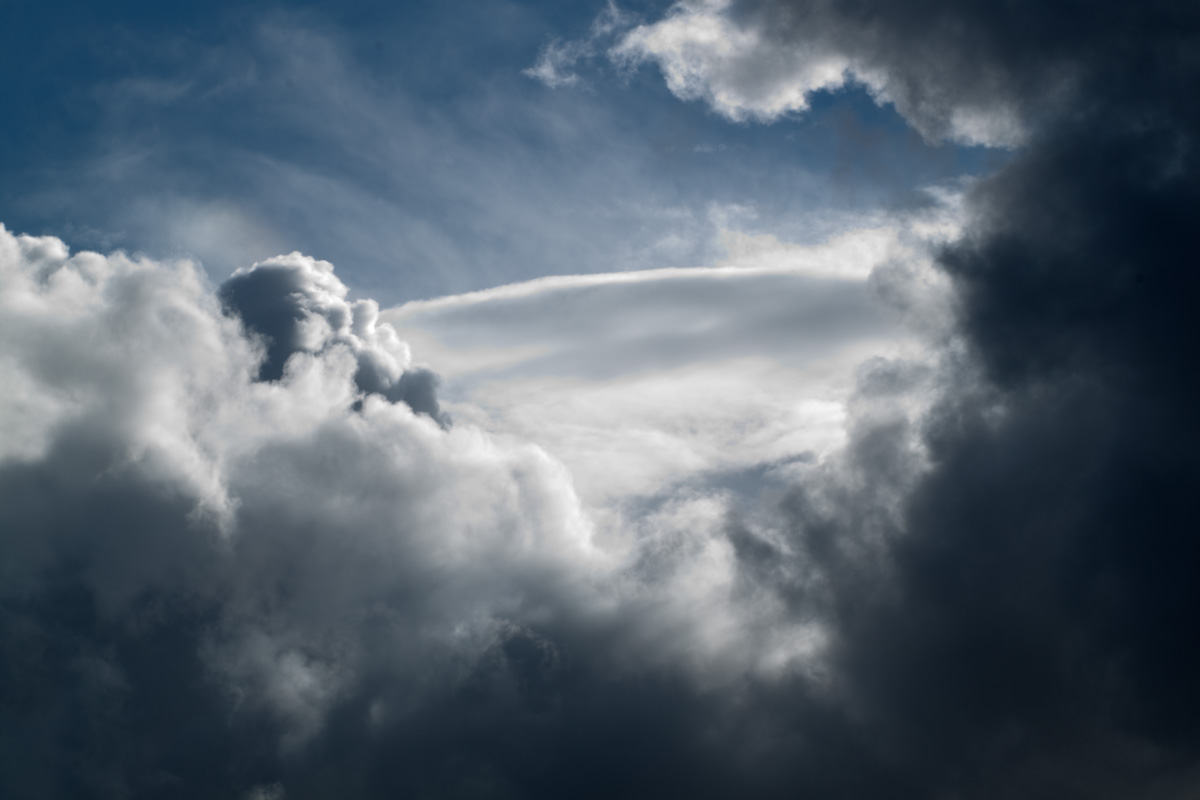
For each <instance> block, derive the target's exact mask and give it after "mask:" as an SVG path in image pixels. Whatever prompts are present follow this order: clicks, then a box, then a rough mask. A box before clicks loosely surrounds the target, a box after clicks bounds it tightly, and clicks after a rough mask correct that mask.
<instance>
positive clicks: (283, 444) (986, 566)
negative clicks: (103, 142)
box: [0, 0, 1200, 798]
mask: <svg viewBox="0 0 1200 800" xmlns="http://www.w3.org/2000/svg"><path fill="white" fill-rule="evenodd" d="M1000 9H1003V10H1000ZM728 13H729V14H730V15H731V17H730V18H731V19H737V20H757V19H770V20H774V21H775V22H774V23H773V24H772V26H771V27H770V31H771V34H770V35H771V36H772V37H773V44H772V46H773V47H787V46H788V43H789V42H793V41H794V42H796V43H797V46H808V45H807V42H808V37H810V36H812V35H814V33H813V32H814V31H816V32H817V33H818V34H819V33H820V32H823V31H827V32H829V34H828V35H829V36H831V37H834V39H836V40H837V41H841V42H843V43H845V42H849V43H850V44H847V45H846V46H847V47H849V46H850V45H853V46H854V47H855V48H858V49H859V50H861V51H863V52H869V53H870V54H871V55H872V58H873V59H874V61H873V63H877V64H879V65H882V66H881V67H880V68H881V69H886V70H887V71H888V86H889V87H897V86H911V87H912V91H913V92H915V93H917V94H914V95H913V97H914V98H915V99H912V100H911V102H912V103H914V104H915V105H914V106H913V107H919V106H921V103H924V102H928V103H933V104H935V105H936V104H940V103H943V102H945V103H948V104H950V106H953V105H954V104H955V103H957V102H959V98H961V97H966V96H969V97H970V98H971V103H972V104H980V103H983V102H984V101H985V100H986V99H987V98H990V97H995V98H996V99H997V102H1000V103H1016V104H1017V105H1019V106H1020V107H1021V108H1023V109H1025V108H1028V109H1032V112H1031V113H1029V114H1027V118H1028V119H1029V120H1030V130H1029V134H1028V137H1027V139H1026V140H1025V141H1026V144H1025V146H1024V149H1022V150H1021V151H1019V152H1018V153H1017V154H1016V156H1015V157H1014V159H1013V161H1012V162H1011V163H1010V164H1009V165H1008V166H1006V167H1005V168H1004V169H1002V170H1001V171H1000V172H999V173H998V174H997V175H995V176H993V177H991V178H989V179H987V180H985V181H982V182H981V183H980V184H978V185H977V186H976V187H975V188H974V189H973V190H972V195H971V198H970V201H969V204H968V209H969V214H970V220H969V222H968V225H967V229H966V232H965V233H964V235H963V237H962V238H961V239H960V240H958V241H956V242H954V243H951V244H948V245H946V246H945V247H944V248H943V250H942V252H941V255H940V263H941V265H942V268H943V269H944V270H945V272H946V273H947V274H948V275H949V276H950V277H951V279H952V280H953V281H954V283H955V285H956V287H957V291H958V296H959V301H960V309H959V317H958V323H957V327H956V331H957V332H956V334H955V335H954V336H953V337H950V340H949V341H947V342H945V351H944V353H943V357H942V364H941V366H940V367H939V368H938V369H939V375H938V376H937V377H936V378H935V379H934V383H935V385H937V386H940V390H939V394H938V397H937V399H936V402H935V403H934V404H933V406H932V409H931V410H929V411H927V412H925V413H923V414H921V415H919V416H916V417H912V416H909V415H906V414H905V413H903V412H902V410H901V408H900V407H899V406H898V405H897V404H895V403H894V402H893V400H894V398H895V397H897V396H901V395H903V393H904V392H905V391H907V390H908V389H909V388H910V387H911V386H912V384H913V383H914V382H916V381H919V380H929V378H928V376H924V377H923V376H922V375H920V374H917V373H916V372H915V371H914V370H912V369H910V368H908V366H907V365H905V364H904V363H903V362H876V363H874V364H873V365H871V366H869V367H868V368H866V369H865V370H864V371H863V372H862V374H861V379H860V386H859V391H858V395H857V397H856V399H855V401H854V403H853V404H852V412H853V419H852V421H851V423H850V430H849V434H850V437H849V444H848V445H847V447H846V449H845V451H844V452H843V453H842V454H841V455H840V456H838V457H837V458H832V459H830V460H829V461H827V462H826V463H823V464H819V465H814V467H813V469H812V471H811V473H810V477H809V478H808V479H806V480H805V481H803V482H801V483H800V484H799V485H797V486H796V487H795V488H794V490H793V491H792V492H791V493H790V494H789V495H788V496H787V498H786V499H785V500H784V501H783V502H782V503H778V504H773V505H766V504H764V505H763V507H762V508H761V510H760V513H759V514H757V515H754V514H746V515H740V516H732V517H728V518H718V519H716V520H715V523H716V524H711V523H713V522H714V520H713V519H712V515H711V514H710V515H708V516H707V517H705V515H703V514H701V515H698V516H697V515H693V516H690V517H689V516H688V514H687V513H684V512H682V511H681V512H679V513H675V512H673V511H672V509H671V508H664V510H663V511H662V513H661V514H659V515H658V517H653V518H650V519H649V520H648V521H647V522H646V524H645V526H644V530H643V531H642V532H643V533H644V534H645V538H644V544H643V545H642V546H641V547H639V548H637V549H636V551H635V552H634V553H633V554H632V555H626V556H623V557H622V558H621V559H614V558H613V557H611V556H610V555H608V554H606V553H604V552H602V551H599V550H597V549H596V548H595V546H594V544H593V543H592V542H591V541H590V538H589V532H588V525H587V520H586V519H585V518H584V517H582V516H581V515H580V514H579V513H578V506H577V504H576V503H575V502H574V500H573V492H572V488H571V486H570V481H569V477H568V476H567V475H566V474H565V473H564V472H563V471H562V469H561V468H560V467H558V466H557V465H556V464H555V463H554V462H553V461H552V460H550V459H548V458H547V457H545V456H544V454H542V453H541V452H540V451H538V450H537V449H536V448H529V447H524V448H523V447H502V446H499V445H497V444H495V443H493V442H491V441H490V440H488V439H487V437H485V436H484V435H482V434H481V433H480V432H478V431H476V430H472V429H469V428H467V427H465V426H453V427H451V428H449V429H448V430H447V429H443V428H442V427H440V426H439V425H437V424H436V423H435V422H434V421H433V420H432V419H430V418H429V417H428V416H427V415H422V414H416V413H414V412H413V411H412V410H411V409H410V408H409V406H408V405H407V404H405V403H397V402H388V399H387V398H386V397H382V396H380V395H379V394H376V395H374V396H370V395H367V396H364V389H365V388H370V387H371V386H373V384H369V383H367V384H364V383H363V380H364V379H362V378H356V376H358V375H359V374H360V370H361V369H362V364H363V363H364V360H366V359H368V358H369V359H376V360H373V361H370V363H372V364H374V365H376V367H378V368H379V369H380V370H381V372H380V374H381V375H386V380H385V379H384V378H380V380H383V381H384V384H386V386H394V385H395V380H397V372H396V370H397V369H399V370H403V369H405V368H407V367H408V366H410V365H409V364H408V363H406V362H404V360H403V359H402V358H400V357H399V355H398V354H399V352H400V351H399V350H396V349H395V348H394V347H393V345H391V344H389V343H388V342H387V341H385V334H382V333H381V332H380V330H379V328H378V326H377V327H376V328H375V330H374V332H373V333H372V331H371V330H370V327H371V326H370V325H367V324H366V321H367V320H368V319H369V318H370V317H371V315H370V314H369V313H366V309H359V310H356V309H353V308H352V309H351V311H350V312H349V313H350V318H349V320H347V319H346V318H345V317H344V316H341V315H342V314H344V313H345V312H344V310H343V311H336V310H333V311H330V310H328V309H325V308H324V307H323V306H321V302H323V301H322V297H324V295H322V294H320V292H318V291H317V289H316V288H312V289H311V290H310V289H309V288H305V289H303V291H300V292H299V295H300V296H299V297H297V298H293V300H292V301H288V303H285V304H283V306H280V307H281V308H284V309H285V312H286V313H284V314H283V315H282V316H281V317H280V318H281V319H282V318H286V319H287V320H291V322H292V323H293V324H295V325H296V327H287V326H284V328H285V329H286V330H288V331H290V332H291V333H290V334H289V335H293V336H294V337H295V338H293V339H290V340H289V341H291V342H292V344H289V345H288V346H287V349H288V351H294V352H291V355H290V357H289V358H288V359H287V360H286V362H285V366H284V367H283V369H282V371H281V372H280V373H279V374H278V375H277V376H276V374H275V370H274V369H273V368H271V369H268V370H267V372H266V373H264V372H263V370H264V364H269V363H272V362H271V359H272V357H273V353H275V352H276V351H273V350H272V349H271V345H270V344H268V343H265V342H264V341H263V339H262V336H267V337H271V335H272V332H273V331H278V330H280V328H277V327H274V323H273V322H271V321H270V320H271V319H272V318H271V317H270V315H267V316H265V317H263V316H255V314H254V313H249V314H248V315H247V319H246V325H245V326H242V324H241V323H239V321H238V320H237V319H235V318H234V317H233V316H230V315H226V314H225V313H223V312H222V309H221V305H220V301H219V300H218V298H217V297H216V296H215V294H214V293H212V292H210V291H208V290H207V289H206V287H205V286H203V285H202V283H201V282H200V280H199V279H198V278H197V277H196V275H195V273H194V271H192V270H191V269H190V268H188V267H187V266H182V265H176V266H170V265H158V264H151V263H147V262H138V261H135V260H130V259H128V258H124V257H121V256H112V257H108V258H103V257H100V256H96V255H93V254H80V255H77V256H74V257H73V258H70V259H68V258H67V254H66V253H65V252H64V251H63V249H62V247H61V245H60V244H59V243H58V242H57V241H56V240H52V239H31V238H18V237H13V236H10V235H8V234H7V233H4V234H0V304H2V305H0V334H2V335H0V363H3V365H4V367H3V369H4V375H5V382H4V389H3V391H2V392H0V402H2V403H3V406H2V407H0V412H2V413H0V425H3V428H2V429H0V430H3V436H2V437H0V447H2V448H3V451H2V458H3V461H0V532H2V536H3V538H2V540H0V546H2V547H3V558H2V559H0V578H2V580H0V626H2V636H0V648H2V650H0V663H2V664H3V670H4V672H3V673H2V682H0V692H2V693H3V697H2V704H0V714H2V715H3V724H2V725H0V753H2V755H0V758H2V759H3V761H2V764H0V767H2V768H0V793H2V794H4V795H6V796H16V797H20V796H59V797H130V796H133V797H158V796H162V797H204V798H208V797H214V796H230V797H238V796H259V797H263V796H272V795H274V796H279V795H280V794H282V795H283V796H286V797H289V798H291V797H301V798H302V797H384V796H389V797H390V796H437V797H561V796H571V797H611V796H626V797H650V796H655V797H659V796H697V797H728V796H737V797H783V796H788V797H791V796H796V795H805V794H807V795H808V796H814V797H846V798H874V797H879V798H884V797H886V798H942V797H947V798H948V797H970V798H1015V797H1055V798H1075V797H1078V798H1085V797H1086V798H1097V797H1099V798H1103V797H1113V798H1131V797H1133V798H1185V797H1192V796H1195V794H1196V791H1197V783H1200V775H1198V774H1197V756H1198V755H1200V753H1198V748H1200V681H1197V679H1196V675H1197V674H1200V643H1198V642H1200V640H1198V639H1197V637H1196V635H1195V631H1194V628H1195V621H1196V619H1197V613H1198V612H1200V582H1198V581H1197V580H1196V576H1197V574H1198V570H1200V545H1198V543H1197V539H1196V534H1195V528H1196V525H1195V521H1194V518H1195V513H1194V502H1195V501H1194V498H1195V497H1197V496H1200V475H1198V474H1197V473H1198V469H1200V468H1198V467H1197V462H1196V458H1195V453H1196V452H1197V445H1198V444H1200V437H1198V435H1197V434H1198V431H1197V425H1196V421H1195V409H1196V408H1197V405H1198V404H1197V401H1198V400H1200V396H1198V395H1200V391H1198V389H1200V387H1198V385H1197V378H1196V373H1195V370H1194V368H1193V366H1192V363H1193V361H1194V355H1193V353H1192V350H1193V348H1194V345H1193V342H1194V341H1196V340H1197V339H1200V337H1198V336H1197V332H1196V330H1195V328H1196V323H1195V319H1196V315H1195V314H1194V305H1195V298H1196V296H1197V278H1196V273H1195V269H1194V268H1193V267H1192V263H1193V262H1194V260H1195V259H1194V254H1193V253H1192V248H1191V247H1190V244H1189V243H1190V241H1191V236H1192V228H1193V225H1194V219H1193V218H1194V216H1195V209H1196V208H1198V207H1200V167H1198V166H1197V162H1196V145H1197V133H1198V123H1200V119H1198V115H1200V111H1198V110H1197V106H1196V104H1195V97H1196V95H1197V89H1200V81H1198V80H1197V74H1196V73H1197V69H1198V68H1200V63H1198V62H1197V58H1196V53H1197V52H1200V46H1198V45H1200V42H1198V41H1197V39H1198V35H1197V31H1198V29H1200V26H1198V24H1197V23H1198V20H1197V16H1200V11H1197V10H1196V7H1195V5H1194V4H1190V3H1166V2H1160V3H1153V2H1151V3H1140V4H1136V5H1130V4H1104V3H1086V4H1085V3H1080V4H1071V5H1061V4H1055V5H1051V4H1043V3H1013V4H1007V5H1004V6H995V5H994V4H964V3H942V2H933V1H932V0H931V1H930V2H924V3H915V4H905V6H904V7H900V6H898V5H896V4H887V3H869V2H842V3H835V2H828V3H798V2H797V3H787V2H755V3H745V4H735V5H733V6H731V7H730V8H729V11H728ZM801 23H804V24H801ZM1060 70H1065V72H1060ZM1063 75H1065V77H1066V78H1069V81H1068V83H1069V86H1068V90H1064V91H1063V93H1061V94H1058V93H1056V94H1054V97H1053V102H1051V101H1050V100H1049V99H1047V97H1046V95H1045V93H1044V90H1045V88H1046V87H1047V86H1050V85H1054V86H1057V85H1059V84H1058V82H1057V81H1056V80H1048V79H1050V78H1058V77H1061V76H1063ZM889 91H891V92H894V93H896V94H895V95H894V96H899V90H898V89H895V88H892V89H890V90H889ZM1055 91H1056V92H1057V90H1055ZM939 107H940V106H939ZM914 114H915V112H914ZM914 118H915V117H914ZM280 263H283V262H280ZM318 273H322V274H323V270H321V269H319V268H317V267H315V266H314V265H312V264H308V265H307V266H305V268H304V273H303V274H305V275H307V276H309V277H308V278H307V279H306V280H312V279H313V276H315V275H317V274H318ZM249 274H251V275H252V274H253V273H249ZM298 274H299V273H297V275H298ZM293 279H295V280H299V278H298V277H295V276H293V277H289V278H288V281H291V280H293ZM281 283H284V284H286V285H287V286H288V287H289V288H294V284H291V283H288V282H287V281H281ZM304 285H305V286H306V287H307V286H308V284H304ZM260 288H263V290H264V292H265V291H266V289H267V288H268V287H260ZM233 293H234V292H233V290H232V289H227V290H226V292H225V295H226V297H228V296H230V295H231V294H233ZM334 294H335V295H336V294H337V293H336V292H334ZM289 296H290V295H289ZM270 297H271V296H270V293H269V292H267V294H266V295H264V296H263V299H270ZM275 299H276V300H278V297H277V296H276V297H275ZM273 302H274V301H273ZM233 307H234V308H239V309H242V310H243V311H245V310H247V309H251V308H253V309H259V310H260V311H261V310H263V309H265V308H266V306H265V305H263V304H259V303H250V304H241V303H239V302H238V301H236V300H235V301H234V302H233ZM359 311H361V312H362V313H363V314H364V316H362V317H361V318H360V316H359ZM360 319H361V320H362V321H363V327H361V328H356V327H355V326H356V325H357V324H358V323H359V321H360ZM256 320H257V321H256ZM300 323H303V324H300ZM343 323H344V324H343ZM245 327H249V328H250V329H251V331H257V332H258V334H259V335H260V336H258V337H256V336H254V335H252V334H251V335H247V333H246V330H245ZM309 337H311V338H309ZM272 341H280V340H279V339H273V340H272ZM384 355H387V356H388V357H390V358H394V359H396V364H395V368H393V365H392V364H391V362H389V361H387V360H386V359H384ZM264 357H265V360H264ZM380 365H383V366H380ZM385 367H386V369H385ZM400 374H403V373H400ZM260 378H267V380H259V379H260ZM271 378H277V379H275V380H271ZM388 381H391V383H388ZM383 394H386V391H385V392H383ZM401 399H402V398H401ZM358 401H361V403H362V405H361V408H360V409H358V410H356V409H355V404H356V403H357V402H358ZM672 513H675V515H674V517H672ZM706 519H707V522H708V523H710V527H709V528H706V527H705V524H704V523H705V521H706ZM614 562H616V563H614Z"/></svg>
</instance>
